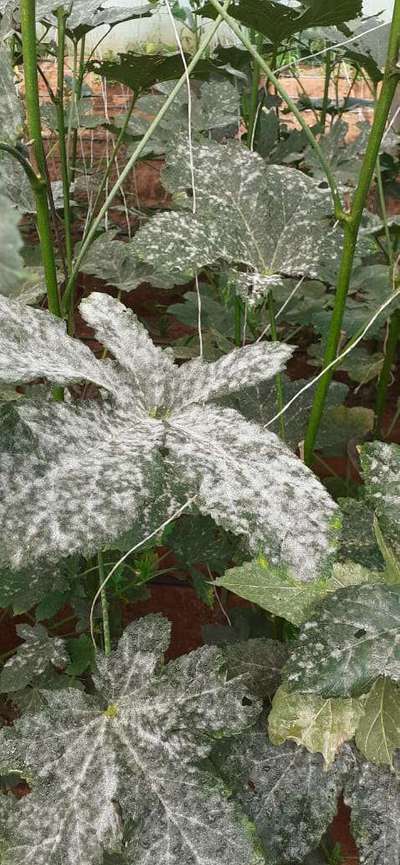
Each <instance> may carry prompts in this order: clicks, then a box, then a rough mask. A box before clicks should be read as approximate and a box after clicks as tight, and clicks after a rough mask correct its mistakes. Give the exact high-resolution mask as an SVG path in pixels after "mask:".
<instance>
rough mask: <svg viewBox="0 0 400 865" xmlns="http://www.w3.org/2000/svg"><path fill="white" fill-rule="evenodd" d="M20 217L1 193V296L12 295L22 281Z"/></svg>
mask: <svg viewBox="0 0 400 865" xmlns="http://www.w3.org/2000/svg"><path fill="white" fill-rule="evenodd" d="M18 222H19V215H18V213H17V211H16V210H14V209H13V208H12V207H11V202H10V201H9V199H8V198H6V196H5V195H2V194H1V191H0V234H1V247H0V295H10V294H12V293H14V292H15V289H16V286H18V285H19V284H20V283H21V281H22V270H23V260H22V256H21V249H22V238H21V235H20V233H19V231H18Z"/></svg>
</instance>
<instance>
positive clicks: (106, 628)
mask: <svg viewBox="0 0 400 865" xmlns="http://www.w3.org/2000/svg"><path fill="white" fill-rule="evenodd" d="M97 565H98V571H99V584H100V589H101V591H100V598H101V613H102V619H103V638H104V654H105V655H110V654H111V633H110V616H109V610H108V600H107V589H106V588H105V587H103V583H104V581H105V578H106V574H105V570H104V560H103V553H101V552H98V553H97Z"/></svg>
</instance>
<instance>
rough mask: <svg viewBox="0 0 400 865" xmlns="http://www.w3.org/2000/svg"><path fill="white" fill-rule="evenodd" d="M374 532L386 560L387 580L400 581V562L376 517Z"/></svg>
mask: <svg viewBox="0 0 400 865" xmlns="http://www.w3.org/2000/svg"><path fill="white" fill-rule="evenodd" d="M373 527H374V532H375V537H376V540H377V544H378V547H379V550H380V552H381V555H382V556H383V559H384V561H385V565H386V567H385V580H386V582H387V583H400V562H399V559H398V557H397V556H396V555H395V554H394V552H393V550H392V548H391V547H390V546H389V544H388V543H387V542H386V540H385V538H384V537H383V534H382V532H381V529H380V526H379V522H378V520H377V518H376V517H374V523H373Z"/></svg>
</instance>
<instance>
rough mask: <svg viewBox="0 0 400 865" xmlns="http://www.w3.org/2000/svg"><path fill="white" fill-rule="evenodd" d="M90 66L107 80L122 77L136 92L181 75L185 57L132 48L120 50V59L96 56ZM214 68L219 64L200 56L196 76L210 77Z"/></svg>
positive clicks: (121, 82)
mask: <svg viewBox="0 0 400 865" xmlns="http://www.w3.org/2000/svg"><path fill="white" fill-rule="evenodd" d="M187 59H190V58H187ZM88 69H89V70H90V71H91V72H95V73H96V75H101V76H102V78H106V79H107V81H113V82H115V81H118V83H119V84H124V85H125V86H126V87H129V88H130V90H133V91H134V92H135V93H141V92H143V91H144V90H150V88H151V87H153V86H154V85H155V84H159V83H160V82H161V81H173V80H175V79H177V78H179V77H180V75H181V74H182V57H181V55H180V54H169V55H165V54H161V55H158V54H156V55H154V54H137V53H135V52H133V51H128V52H127V53H126V54H124V53H119V54H118V59H117V60H108V59H104V60H92V61H91V62H90V63H89V64H88ZM213 69H215V66H214V65H213V64H212V63H211V62H210V61H209V60H200V62H199V63H198V64H197V66H196V69H195V72H194V78H198V79H203V80H204V79H207V78H208V77H209V75H210V72H211V71H212V70H213Z"/></svg>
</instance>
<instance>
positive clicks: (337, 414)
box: [318, 405, 375, 456]
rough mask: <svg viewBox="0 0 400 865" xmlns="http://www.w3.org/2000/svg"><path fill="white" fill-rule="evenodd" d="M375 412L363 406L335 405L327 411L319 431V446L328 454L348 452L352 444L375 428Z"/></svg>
mask: <svg viewBox="0 0 400 865" xmlns="http://www.w3.org/2000/svg"><path fill="white" fill-rule="evenodd" d="M374 421H375V418H374V412H373V411H372V409H368V408H362V407H361V406H353V407H352V408H348V406H345V405H341V406H335V407H334V408H331V409H329V410H328V411H326V412H325V414H324V416H323V419H322V422H321V426H320V428H319V433H318V448H320V449H321V450H322V451H323V453H324V454H326V455H327V456H339V455H340V456H342V455H344V454H347V452H348V448H349V446H350V445H352V446H353V447H354V445H356V444H358V443H359V442H361V441H363V440H364V439H365V438H366V437H367V436H368V435H369V433H370V432H372V430H373V428H374Z"/></svg>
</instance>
